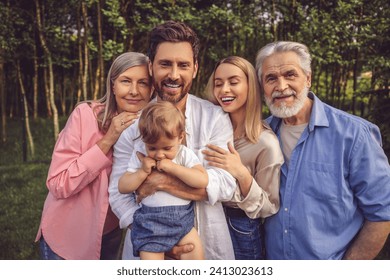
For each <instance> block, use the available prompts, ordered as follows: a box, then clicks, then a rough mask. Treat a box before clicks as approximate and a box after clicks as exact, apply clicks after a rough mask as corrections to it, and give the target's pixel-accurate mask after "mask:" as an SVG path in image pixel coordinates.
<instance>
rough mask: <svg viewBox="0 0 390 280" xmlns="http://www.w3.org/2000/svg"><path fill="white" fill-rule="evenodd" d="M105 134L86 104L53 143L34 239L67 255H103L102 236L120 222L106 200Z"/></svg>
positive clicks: (107, 163) (108, 168)
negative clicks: (39, 217)
mask: <svg viewBox="0 0 390 280" xmlns="http://www.w3.org/2000/svg"><path fill="white" fill-rule="evenodd" d="M92 106H93V105H92ZM102 137H103V133H102V132H101V131H100V130H99V128H98V124H97V120H96V116H95V113H94V111H93V110H92V108H91V107H90V106H89V105H88V104H87V103H83V104H81V105H79V106H77V107H76V108H75V109H74V111H73V112H72V114H71V115H70V117H69V119H68V122H67V123H66V125H65V127H64V129H63V130H62V131H61V133H60V135H59V138H58V140H57V143H56V145H55V147H54V152H53V156H52V161H51V164H50V169H49V173H48V177H47V181H46V186H47V188H48V189H49V193H48V195H47V198H46V201H45V205H44V208H43V213H42V220H41V224H40V227H39V230H38V234H37V237H36V241H37V240H39V238H40V237H41V235H43V236H44V238H45V241H46V242H47V243H48V244H49V246H50V248H51V249H52V250H53V251H54V252H55V253H56V254H58V255H59V256H61V257H63V258H64V259H73V260H76V259H90V260H92V259H99V258H100V249H101V241H102V235H103V234H104V233H107V232H110V231H111V230H113V229H115V228H116V227H117V226H118V220H117V218H116V216H115V215H114V214H113V213H112V212H111V209H109V203H108V180H109V176H110V173H111V166H112V152H110V153H109V154H107V155H105V154H104V153H103V152H102V150H101V149H100V148H99V147H98V146H97V145H96V142H97V141H98V140H100V139H101V138H102ZM106 218H107V219H106Z"/></svg>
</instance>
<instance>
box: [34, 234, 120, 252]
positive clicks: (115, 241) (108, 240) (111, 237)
mask: <svg viewBox="0 0 390 280" xmlns="http://www.w3.org/2000/svg"><path fill="white" fill-rule="evenodd" d="M121 241H122V230H121V229H120V228H119V227H117V228H116V229H114V230H113V231H111V232H109V233H107V234H105V235H103V237H102V248H101V252H100V259H101V260H118V259H120V256H119V249H120V245H121ZM39 251H40V252H39V253H40V257H41V259H42V260H63V259H64V258H62V257H60V256H59V255H57V254H56V253H54V251H53V250H52V249H51V248H50V246H49V244H47V243H46V241H45V239H44V238H43V236H42V237H41V239H40V240H39Z"/></svg>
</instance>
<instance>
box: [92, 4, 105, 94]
mask: <svg viewBox="0 0 390 280" xmlns="http://www.w3.org/2000/svg"><path fill="white" fill-rule="evenodd" d="M96 5H97V7H96V8H97V31H98V65H97V68H96V80H95V90H94V94H93V99H94V100H96V99H98V98H100V97H101V96H103V94H104V93H103V88H104V61H103V31H102V14H101V4H100V0H98V1H97V2H96Z"/></svg>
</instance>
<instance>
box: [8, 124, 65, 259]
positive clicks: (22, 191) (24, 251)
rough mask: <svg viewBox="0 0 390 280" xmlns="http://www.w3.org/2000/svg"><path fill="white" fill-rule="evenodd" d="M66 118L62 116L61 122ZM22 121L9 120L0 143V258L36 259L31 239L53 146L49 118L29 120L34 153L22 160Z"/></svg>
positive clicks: (43, 197) (44, 188)
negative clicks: (3, 138) (34, 154)
mask: <svg viewBox="0 0 390 280" xmlns="http://www.w3.org/2000/svg"><path fill="white" fill-rule="evenodd" d="M64 121H65V119H62V120H61V124H63V123H64ZM21 127H22V123H21V121H20V120H12V119H11V120H8V123H7V136H8V137H7V141H6V142H5V143H2V145H1V147H0V152H1V158H0V226H1V229H2V230H1V231H0V259H6V260H31V259H39V254H38V246H37V243H35V242H34V239H35V236H36V233H37V230H38V226H39V222H40V218H41V212H42V207H43V203H44V200H45V198H46V195H47V189H46V187H45V182H46V176H47V172H48V168H49V164H50V159H51V153H52V151H53V147H54V137H53V128H52V121H51V120H48V119H38V120H36V121H32V122H31V129H32V134H33V138H34V142H35V151H36V156H35V157H34V158H31V156H30V155H29V156H28V157H27V162H23V144H22V143H23V141H22V140H21V139H22V128H21Z"/></svg>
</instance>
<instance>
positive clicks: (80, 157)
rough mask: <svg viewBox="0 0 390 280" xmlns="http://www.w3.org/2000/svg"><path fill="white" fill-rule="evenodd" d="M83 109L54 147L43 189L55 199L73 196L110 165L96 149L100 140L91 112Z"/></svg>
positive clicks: (88, 109) (70, 118) (72, 119)
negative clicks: (46, 188) (45, 186)
mask: <svg viewBox="0 0 390 280" xmlns="http://www.w3.org/2000/svg"><path fill="white" fill-rule="evenodd" d="M83 105H84V104H83ZM83 105H80V106H78V107H76V108H75V110H74V111H73V112H72V114H71V115H70V117H69V120H68V122H67V124H66V126H65V128H64V129H63V131H61V133H60V135H59V138H58V140H57V143H56V145H55V147H54V151H53V156H52V161H51V164H50V168H49V173H48V177H47V182H46V185H47V187H48V189H49V191H50V192H51V193H52V194H53V196H54V197H55V198H57V199H58V198H67V197H70V196H72V195H74V194H77V193H78V192H80V191H81V190H82V189H83V188H84V187H86V186H88V184H89V183H91V182H92V181H93V180H94V179H96V178H97V177H98V176H99V175H100V173H101V171H102V170H103V169H105V168H108V167H110V166H111V164H112V161H111V159H110V158H108V157H107V156H106V155H105V154H104V153H103V152H102V150H101V149H100V148H99V147H98V146H97V145H96V142H97V141H98V140H99V139H100V138H101V137H102V136H101V135H100V133H99V131H98V128H97V124H96V119H95V117H94V115H93V112H92V109H91V108H89V106H88V105H87V104H85V106H83Z"/></svg>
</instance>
